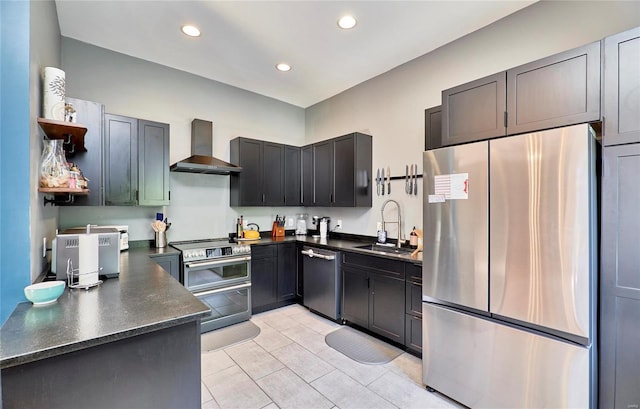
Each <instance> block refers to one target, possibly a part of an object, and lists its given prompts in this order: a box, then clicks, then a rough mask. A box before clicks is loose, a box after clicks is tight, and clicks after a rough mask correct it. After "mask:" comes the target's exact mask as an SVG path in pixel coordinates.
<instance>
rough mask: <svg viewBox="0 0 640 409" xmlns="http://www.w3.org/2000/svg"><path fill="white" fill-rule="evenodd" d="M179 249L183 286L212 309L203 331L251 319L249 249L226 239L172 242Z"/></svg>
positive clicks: (204, 321)
mask: <svg viewBox="0 0 640 409" xmlns="http://www.w3.org/2000/svg"><path fill="white" fill-rule="evenodd" d="M171 246H172V247H175V248H176V249H178V250H180V252H181V262H182V265H181V267H182V270H181V272H180V277H181V280H182V284H183V285H184V286H185V287H186V288H187V289H188V290H189V291H191V292H192V293H193V295H195V296H196V297H198V298H199V299H200V301H202V302H204V303H205V304H207V305H208V306H209V307H210V308H211V313H210V314H209V315H208V316H207V317H205V318H203V319H202V321H201V330H202V332H207V331H212V330H214V329H218V328H222V327H226V326H228V325H231V324H235V323H238V322H242V321H246V320H248V319H249V318H251V248H250V246H249V245H244V244H237V243H229V241H227V240H194V241H181V242H173V243H171Z"/></svg>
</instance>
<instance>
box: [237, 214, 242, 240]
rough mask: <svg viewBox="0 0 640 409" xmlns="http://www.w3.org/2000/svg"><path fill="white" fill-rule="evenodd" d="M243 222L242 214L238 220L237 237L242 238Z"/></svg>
mask: <svg viewBox="0 0 640 409" xmlns="http://www.w3.org/2000/svg"><path fill="white" fill-rule="evenodd" d="M242 222H243V220H242V216H240V218H239V219H237V221H236V238H238V239H241V238H242V224H243V223H242Z"/></svg>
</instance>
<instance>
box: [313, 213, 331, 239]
mask: <svg viewBox="0 0 640 409" xmlns="http://www.w3.org/2000/svg"><path fill="white" fill-rule="evenodd" d="M311 220H312V222H313V230H312V231H311V234H312V236H313V237H321V236H323V232H322V231H321V229H320V226H321V225H324V224H325V223H326V226H327V230H326V232H324V233H325V234H324V235H326V234H329V231H331V229H330V228H329V224H330V223H331V218H330V217H328V216H313V217H311Z"/></svg>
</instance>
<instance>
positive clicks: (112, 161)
mask: <svg viewBox="0 0 640 409" xmlns="http://www.w3.org/2000/svg"><path fill="white" fill-rule="evenodd" d="M103 153H104V187H105V192H104V193H105V197H104V202H105V204H106V205H115V206H134V205H141V206H161V205H167V204H169V125H168V124H162V123H158V122H151V121H145V120H138V119H136V118H130V117H126V116H121V115H113V114H105V116H104V152H103Z"/></svg>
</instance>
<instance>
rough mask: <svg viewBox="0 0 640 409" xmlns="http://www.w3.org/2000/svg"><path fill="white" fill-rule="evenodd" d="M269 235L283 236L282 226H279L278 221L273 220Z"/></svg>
mask: <svg viewBox="0 0 640 409" xmlns="http://www.w3.org/2000/svg"><path fill="white" fill-rule="evenodd" d="M271 237H284V227H282V226H280V225H279V224H278V222H273V227H271Z"/></svg>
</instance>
